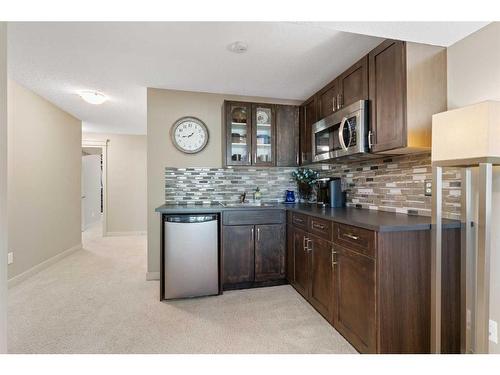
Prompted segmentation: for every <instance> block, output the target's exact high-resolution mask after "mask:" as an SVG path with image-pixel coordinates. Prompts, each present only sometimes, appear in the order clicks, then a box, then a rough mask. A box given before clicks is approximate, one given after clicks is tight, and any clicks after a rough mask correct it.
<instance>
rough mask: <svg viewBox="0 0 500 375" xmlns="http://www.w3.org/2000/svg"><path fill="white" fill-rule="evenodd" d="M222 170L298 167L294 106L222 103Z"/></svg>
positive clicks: (297, 127)
mask: <svg viewBox="0 0 500 375" xmlns="http://www.w3.org/2000/svg"><path fill="white" fill-rule="evenodd" d="M223 134H224V137H225V141H224V142H223V145H224V148H223V158H224V166H248V165H253V166H259V167H274V166H280V167H293V166H297V165H298V153H299V109H298V107H297V106H288V105H277V104H266V103H246V102H231V101H225V102H224V130H223Z"/></svg>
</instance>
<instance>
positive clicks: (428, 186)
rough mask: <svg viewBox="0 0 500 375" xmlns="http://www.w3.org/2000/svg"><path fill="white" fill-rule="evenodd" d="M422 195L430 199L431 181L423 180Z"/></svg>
mask: <svg viewBox="0 0 500 375" xmlns="http://www.w3.org/2000/svg"><path fill="white" fill-rule="evenodd" d="M424 195H425V196H426V197H430V196H431V195H432V180H425V183H424Z"/></svg>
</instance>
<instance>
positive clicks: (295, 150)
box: [275, 105, 299, 167]
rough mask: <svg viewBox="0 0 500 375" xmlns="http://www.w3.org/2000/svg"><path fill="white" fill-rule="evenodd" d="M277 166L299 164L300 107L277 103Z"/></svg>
mask: <svg viewBox="0 0 500 375" xmlns="http://www.w3.org/2000/svg"><path fill="white" fill-rule="evenodd" d="M275 110H276V166H278V167H296V166H298V165H299V107H297V106H293V105H276V106H275Z"/></svg>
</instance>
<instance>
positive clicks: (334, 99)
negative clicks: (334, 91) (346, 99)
mask: <svg viewBox="0 0 500 375" xmlns="http://www.w3.org/2000/svg"><path fill="white" fill-rule="evenodd" d="M336 110H337V98H335V96H334V97H333V98H332V112H335V111H336Z"/></svg>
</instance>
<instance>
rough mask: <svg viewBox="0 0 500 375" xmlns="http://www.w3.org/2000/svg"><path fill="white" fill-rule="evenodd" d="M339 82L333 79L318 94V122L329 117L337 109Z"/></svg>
mask: <svg viewBox="0 0 500 375" xmlns="http://www.w3.org/2000/svg"><path fill="white" fill-rule="evenodd" d="M339 85H340V81H339V79H338V78H336V79H334V80H333V81H332V82H330V83H329V84H328V85H327V86H325V87H324V88H323V89H321V91H320V92H319V93H318V113H319V114H318V120H321V119H322V118H325V117H326V116H328V115H331V114H332V113H333V112H335V111H336V110H337V109H338V108H339V107H338V106H339V104H340V101H339V93H340V87H339Z"/></svg>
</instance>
